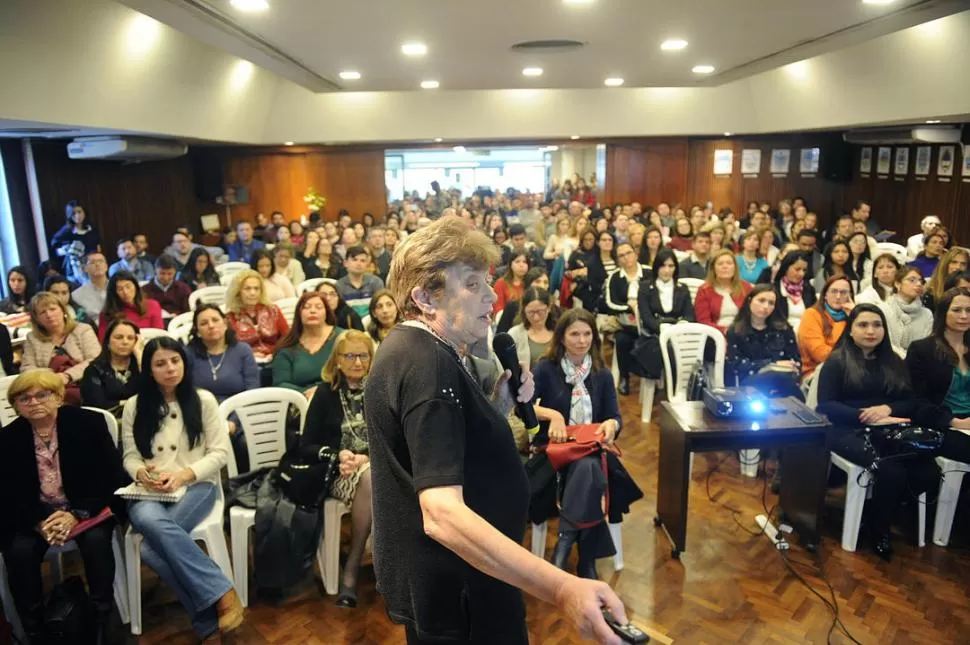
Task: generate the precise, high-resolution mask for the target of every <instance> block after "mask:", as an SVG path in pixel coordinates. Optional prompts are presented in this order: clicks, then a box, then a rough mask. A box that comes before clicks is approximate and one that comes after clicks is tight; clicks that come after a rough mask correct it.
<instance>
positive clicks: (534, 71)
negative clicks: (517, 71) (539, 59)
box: [522, 67, 542, 76]
mask: <svg viewBox="0 0 970 645" xmlns="http://www.w3.org/2000/svg"><path fill="white" fill-rule="evenodd" d="M522 75H523V76H542V68H541V67H526V68H525V69H524V70H522Z"/></svg>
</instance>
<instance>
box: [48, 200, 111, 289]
mask: <svg viewBox="0 0 970 645" xmlns="http://www.w3.org/2000/svg"><path fill="white" fill-rule="evenodd" d="M64 215H65V218H66V219H67V222H66V223H65V224H64V226H62V227H61V228H60V229H58V231H57V232H56V233H54V237H52V238H51V248H52V249H53V250H54V254H55V255H56V256H58V257H61V258H64V259H63V263H64V275H65V276H66V277H67V279H68V280H70V281H71V282H73V283H74V284H83V283H84V282H86V281H87V280H86V278H85V274H84V258H85V257H86V256H87V254H88V253H93V252H95V251H100V250H101V234H100V233H98V230H97V229H96V228H94V227H93V226H92V225H91V223H90V222H89V221H88V215H87V211H86V210H84V206H82V205H81V204H80V203H78V202H77V200H71V201H69V202H68V203H67V205H66V206H65V207H64Z"/></svg>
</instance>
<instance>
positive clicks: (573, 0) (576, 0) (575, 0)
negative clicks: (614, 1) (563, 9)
mask: <svg viewBox="0 0 970 645" xmlns="http://www.w3.org/2000/svg"><path fill="white" fill-rule="evenodd" d="M562 1H563V2H564V3H565V4H593V3H594V2H596V0H562Z"/></svg>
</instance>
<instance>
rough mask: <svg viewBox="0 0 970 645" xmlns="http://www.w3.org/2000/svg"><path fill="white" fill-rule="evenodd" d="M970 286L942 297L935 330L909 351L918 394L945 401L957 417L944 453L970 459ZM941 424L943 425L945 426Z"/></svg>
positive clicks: (946, 437) (908, 362)
mask: <svg viewBox="0 0 970 645" xmlns="http://www.w3.org/2000/svg"><path fill="white" fill-rule="evenodd" d="M968 351H970V288H967V287H955V288H953V289H948V290H947V291H946V292H944V294H943V296H942V297H941V298H940V301H939V305H938V306H937V309H936V317H935V318H934V320H933V334H932V335H931V336H928V337H927V338H923V339H921V340H917V341H915V342H913V344H912V345H910V346H909V351H908V352H907V353H906V366H907V367H908V368H909V375H910V382H911V383H912V384H913V389H914V390H916V394H917V395H919V396H920V397H922V398H924V399H925V400H927V401H929V402H930V403H932V404H934V405H941V404H942V405H944V406H946V408H947V409H948V410H949V411H950V413H951V414H952V416H953V418H952V419H951V420H950V422H949V424H948V425H947V426H943V427H950V428H957V430H952V429H951V430H947V431H946V432H945V434H944V439H943V451H942V453H941V454H942V456H943V457H946V458H947V459H953V460H954V461H960V462H963V463H970V435H968V434H966V433H964V432H959V431H958V430H970V363H968V356H967V352H968ZM943 427H941V428H940V429H943Z"/></svg>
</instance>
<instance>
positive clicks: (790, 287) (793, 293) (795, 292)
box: [781, 278, 805, 303]
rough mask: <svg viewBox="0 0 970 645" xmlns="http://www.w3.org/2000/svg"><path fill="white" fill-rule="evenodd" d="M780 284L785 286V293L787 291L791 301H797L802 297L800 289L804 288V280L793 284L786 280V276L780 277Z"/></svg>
mask: <svg viewBox="0 0 970 645" xmlns="http://www.w3.org/2000/svg"><path fill="white" fill-rule="evenodd" d="M781 284H782V285H784V287H785V293H787V294H788V295H789V296H790V297H791V299H792V302H794V303H798V301H800V300H801V299H802V291H804V289H805V281H804V280H802V281H801V282H799V283H798V284H794V283H792V282H789V281H788V278H782V279H781Z"/></svg>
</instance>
